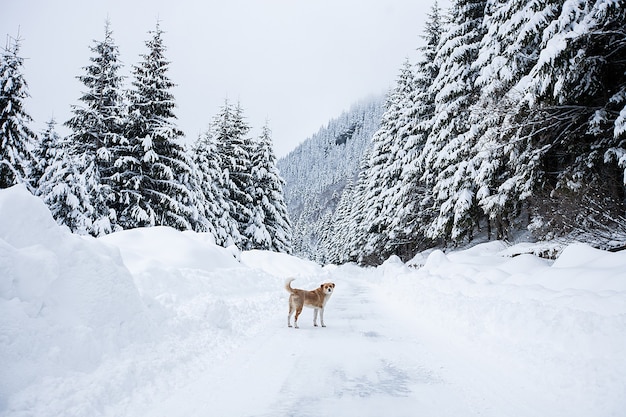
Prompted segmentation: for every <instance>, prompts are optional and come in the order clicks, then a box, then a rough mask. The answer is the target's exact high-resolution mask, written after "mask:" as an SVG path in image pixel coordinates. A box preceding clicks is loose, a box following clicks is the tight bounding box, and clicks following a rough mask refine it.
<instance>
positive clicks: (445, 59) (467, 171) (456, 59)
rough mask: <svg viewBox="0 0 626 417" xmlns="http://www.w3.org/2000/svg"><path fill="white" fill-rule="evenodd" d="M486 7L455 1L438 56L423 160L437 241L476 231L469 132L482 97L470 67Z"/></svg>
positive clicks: (480, 1) (481, 2)
mask: <svg viewBox="0 0 626 417" xmlns="http://www.w3.org/2000/svg"><path fill="white" fill-rule="evenodd" d="M485 6H486V0H456V1H455V2H454V3H453V6H452V9H451V20H450V23H449V25H448V29H447V30H446V31H445V32H444V35H443V36H442V39H441V46H440V48H439V49H438V51H437V52H438V53H437V58H436V61H437V63H438V65H439V74H438V76H437V78H436V79H435V81H434V82H433V89H434V92H435V112H434V115H433V118H432V120H431V124H432V131H431V133H430V136H429V138H428V141H427V142H426V144H425V146H424V150H423V152H422V156H421V158H420V159H421V163H423V164H424V179H425V180H426V181H427V184H428V186H430V187H432V189H433V195H434V201H435V206H436V207H435V208H436V210H437V211H438V213H437V216H436V218H435V219H434V220H433V221H432V222H431V224H430V226H429V228H428V230H427V234H428V236H429V237H430V238H433V239H437V238H442V239H445V240H448V241H449V240H452V241H454V242H457V241H460V240H462V239H464V238H466V239H468V240H471V238H472V234H473V230H474V227H476V226H477V225H478V207H477V202H476V198H475V197H476V196H475V191H476V190H475V185H474V184H473V181H472V178H473V176H474V173H473V172H472V171H471V166H470V165H469V164H468V160H469V159H470V158H471V155H472V152H473V143H471V141H470V140H469V137H468V132H469V131H470V128H471V125H470V124H469V117H470V109H471V106H472V105H473V104H474V103H475V101H476V100H477V96H478V94H479V90H478V89H477V87H476V86H475V81H476V78H477V71H476V70H475V68H473V66H472V64H473V62H474V61H475V60H476V58H477V56H478V50H479V44H480V41H481V39H482V37H483V35H484V33H485V27H484V24H483V18H484V13H485Z"/></svg>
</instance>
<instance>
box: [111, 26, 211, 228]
mask: <svg viewBox="0 0 626 417" xmlns="http://www.w3.org/2000/svg"><path fill="white" fill-rule="evenodd" d="M150 33H151V35H152V38H151V39H149V40H148V41H146V47H147V49H148V52H147V53H145V54H143V55H141V56H142V58H143V59H142V61H141V62H140V63H139V64H138V65H135V66H133V82H132V85H133V87H134V88H133V89H132V90H131V91H130V92H129V102H130V103H129V107H128V111H129V121H128V127H127V132H126V136H127V137H128V146H127V147H126V152H125V154H124V155H122V156H121V158H119V159H118V161H117V162H116V163H117V165H118V167H119V168H120V169H119V173H118V176H117V177H116V181H117V182H118V184H119V187H120V193H119V204H120V210H121V212H120V215H119V217H120V219H119V221H120V223H121V224H122V225H123V226H124V227H125V228H132V227H142V226H155V225H164V226H171V227H174V228H177V229H179V230H187V229H197V230H202V229H203V228H204V226H202V224H203V223H204V222H205V221H206V220H205V219H203V218H201V217H200V216H199V214H198V210H197V205H196V199H197V194H196V192H197V190H190V188H191V187H193V186H192V185H191V184H192V183H193V182H194V181H193V176H194V169H193V161H192V159H191V158H190V156H189V155H188V154H187V153H186V152H185V149H184V147H183V145H182V144H181V143H179V142H180V140H181V138H182V136H183V132H182V131H181V130H180V129H178V128H177V127H176V124H175V120H176V116H175V114H174V108H175V107H176V104H175V101H174V96H173V95H172V93H171V92H170V90H171V88H172V87H174V85H175V84H174V83H173V82H172V81H171V80H170V78H169V76H168V70H169V61H167V59H166V58H165V51H166V48H165V45H164V43H163V37H162V35H163V30H162V29H161V27H160V25H159V24H158V23H157V25H156V29H155V30H154V31H152V32H150Z"/></svg>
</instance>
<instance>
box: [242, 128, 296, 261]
mask: <svg viewBox="0 0 626 417" xmlns="http://www.w3.org/2000/svg"><path fill="white" fill-rule="evenodd" d="M255 148H256V149H255V152H254V153H253V155H252V159H251V168H252V189H251V191H250V192H249V194H250V195H251V196H252V205H251V209H252V212H253V217H252V222H251V223H250V224H249V226H248V227H249V229H250V230H249V231H248V232H247V233H246V235H247V236H251V239H252V240H251V246H252V248H255V249H266V250H272V251H276V252H284V253H291V224H290V221H289V215H288V214H287V207H286V205H285V199H284V196H283V185H284V180H283V179H282V177H281V176H280V173H279V172H278V169H277V168H276V156H275V155H274V150H273V148H272V137H271V131H270V129H269V126H268V125H267V124H265V126H263V129H262V132H261V136H260V137H259V140H258V142H257V143H256V147H255Z"/></svg>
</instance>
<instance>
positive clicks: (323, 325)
mask: <svg viewBox="0 0 626 417" xmlns="http://www.w3.org/2000/svg"><path fill="white" fill-rule="evenodd" d="M320 322H321V323H322V327H326V325H325V324H324V307H322V308H320Z"/></svg>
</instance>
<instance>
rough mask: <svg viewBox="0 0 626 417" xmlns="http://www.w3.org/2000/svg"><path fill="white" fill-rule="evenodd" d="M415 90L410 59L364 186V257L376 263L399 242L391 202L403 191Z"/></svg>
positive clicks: (393, 96)
mask: <svg viewBox="0 0 626 417" xmlns="http://www.w3.org/2000/svg"><path fill="white" fill-rule="evenodd" d="M414 94H415V81H414V74H413V68H412V66H411V64H410V63H409V61H408V60H406V61H405V63H404V65H403V67H402V68H401V70H400V75H399V77H398V80H397V83H396V86H395V88H394V89H393V91H392V92H391V94H390V95H389V97H388V100H387V104H386V111H385V114H384V115H383V117H382V120H381V124H380V128H379V130H378V131H377V132H376V133H375V134H374V136H373V137H372V149H371V151H370V154H369V155H370V161H369V163H368V166H369V171H368V173H367V176H366V181H367V186H366V187H363V188H361V189H363V190H366V192H367V194H366V195H365V196H363V197H362V198H363V199H365V200H366V201H368V206H367V208H366V212H365V215H364V222H363V223H362V224H361V227H363V228H364V230H365V233H366V235H367V243H366V244H365V247H364V248H363V258H364V259H370V260H371V262H374V263H379V262H382V261H383V260H385V259H386V258H387V257H388V256H389V255H390V254H391V253H393V250H394V246H395V244H396V243H395V242H393V241H391V236H390V230H389V225H390V224H391V222H392V219H393V217H394V216H395V215H396V210H395V207H393V206H392V205H390V204H389V202H390V201H391V200H392V199H393V197H394V196H395V195H396V193H397V192H398V191H399V186H400V175H401V173H402V165H401V162H402V160H403V156H404V150H405V142H406V141H407V140H408V138H409V137H410V136H411V135H412V134H413V132H412V130H413V128H414V124H413V123H412V122H413V120H412V117H413V115H412V114H410V110H411V109H412V108H413V101H414V99H415V97H414Z"/></svg>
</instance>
